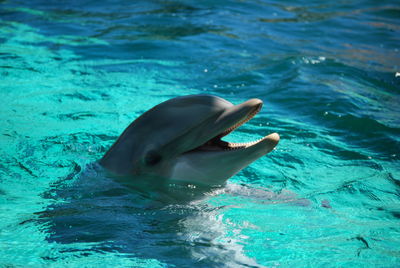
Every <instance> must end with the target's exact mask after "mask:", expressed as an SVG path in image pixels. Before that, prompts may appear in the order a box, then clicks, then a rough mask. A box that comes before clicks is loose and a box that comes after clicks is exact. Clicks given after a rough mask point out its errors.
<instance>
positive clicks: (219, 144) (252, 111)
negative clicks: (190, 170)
mask: <svg viewBox="0 0 400 268" xmlns="http://www.w3.org/2000/svg"><path fill="white" fill-rule="evenodd" d="M248 102H252V103H251V106H250V108H249V109H248V111H247V112H246V113H245V114H244V115H241V116H238V118H236V120H235V121H234V122H232V124H231V125H228V128H227V129H225V130H223V131H222V132H221V133H219V134H218V135H216V136H214V137H213V138H211V139H210V140H208V141H207V142H205V143H204V144H202V145H200V146H199V147H197V148H194V149H192V150H190V151H189V152H196V151H232V150H240V149H246V148H248V147H251V146H253V145H256V144H258V143H260V142H262V141H264V140H265V139H271V138H273V139H275V140H279V135H278V134H276V133H274V134H270V135H268V136H265V137H263V138H261V139H258V140H255V141H250V142H243V143H234V142H227V141H224V140H222V138H223V137H224V136H227V135H228V134H230V133H231V132H233V131H234V130H236V129H237V128H239V127H240V126H242V125H243V124H245V123H247V122H248V121H250V120H251V119H252V118H253V117H254V116H255V115H256V114H257V113H258V112H259V111H260V110H261V108H262V105H263V103H262V101H261V100H259V99H253V100H250V101H248ZM272 136H273V137H272Z"/></svg>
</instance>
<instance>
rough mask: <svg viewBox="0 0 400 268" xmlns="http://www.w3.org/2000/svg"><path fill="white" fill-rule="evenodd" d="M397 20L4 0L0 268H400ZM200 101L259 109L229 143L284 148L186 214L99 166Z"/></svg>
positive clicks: (266, 5) (356, 14) (380, 10)
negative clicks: (149, 125) (133, 128)
mask: <svg viewBox="0 0 400 268" xmlns="http://www.w3.org/2000/svg"><path fill="white" fill-rule="evenodd" d="M399 25H400V5H399V4H398V3H396V1H367V0H350V1H295V0H291V1H258V0H250V1H123V0H121V1H111V0H110V1H86V0H80V1H51V2H49V1H39V0H30V1H24V0H19V1H17V0H15V1H14V0H9V1H7V0H6V1H0V100H1V105H0V219H1V220H0V266H2V267H28V266H29V267H398V266H399V264H400V250H399V249H400V225H399V223H400V203H399V199H400V166H399V163H400V161H399V160H400V152H399V149H400V74H397V75H396V73H398V72H400V66H399V64H400V52H399V49H400V47H399V44H400V26H399ZM199 93H207V94H214V95H218V96H221V97H223V98H225V99H227V100H229V101H231V102H233V103H240V102H242V101H245V100H247V99H249V98H260V99H262V100H263V101H264V108H263V109H262V111H261V112H260V113H259V114H258V115H257V116H256V117H255V118H254V119H253V120H251V121H250V122H248V123H247V124H245V125H244V126H242V127H241V128H240V129H238V130H237V131H235V133H233V134H231V135H230V137H229V139H230V140H231V141H248V140H253V139H255V138H260V137H262V136H264V135H266V134H268V133H272V132H278V133H279V134H280V135H281V142H280V143H279V145H278V147H277V149H276V150H275V151H274V152H273V153H271V154H269V155H268V156H266V157H263V158H261V159H259V160H258V161H257V162H254V163H253V164H252V165H251V166H249V167H248V168H246V169H245V170H243V171H242V172H240V173H239V174H237V175H236V176H235V177H233V178H231V179H230V180H229V181H228V184H227V186H226V187H224V188H221V189H214V190H210V191H207V192H206V193H200V194H199V192H198V189H195V188H193V187H192V186H187V187H184V186H179V187H178V186H175V188H173V189H172V191H175V192H178V193H179V194H182V193H184V194H186V195H187V196H186V197H189V198H186V200H185V201H184V202H183V201H180V202H176V201H170V202H169V201H166V200H165V198H163V197H161V196H160V195H161V194H160V193H157V192H148V193H146V192H140V191H134V190H132V189H127V188H125V187H124V186H122V185H120V184H119V183H118V182H116V181H114V180H113V179H111V178H108V177H107V176H105V175H104V173H103V172H102V171H101V170H99V168H98V167H96V166H95V165H93V164H91V163H93V162H95V161H96V160H97V159H99V158H100V157H101V156H102V155H103V154H104V153H105V151H106V150H107V149H108V148H109V146H110V145H111V144H112V143H113V141H114V140H115V139H116V138H117V137H118V135H119V134H120V133H121V132H122V131H123V129H124V128H125V127H126V126H127V125H128V124H129V123H130V122H131V121H132V120H133V119H134V118H136V117H137V116H139V115H140V114H141V113H143V112H144V111H146V110H147V109H149V108H151V107H153V106H154V105H156V104H158V103H160V102H162V101H164V100H167V99H169V98H171V97H175V96H179V95H186V94H199ZM171 187H174V186H171ZM191 195H193V196H195V197H193V198H190V196H191Z"/></svg>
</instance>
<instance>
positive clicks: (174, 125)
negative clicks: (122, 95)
mask: <svg viewBox="0 0 400 268" xmlns="http://www.w3.org/2000/svg"><path fill="white" fill-rule="evenodd" d="M261 106H262V101H261V100H259V99H250V100H248V101H246V102H243V103H241V104H239V105H233V104H232V103H230V102H228V101H226V100H224V99H222V98H220V97H216V96H211V95H189V96H182V97H177V98H173V99H170V100H167V101H165V102H163V103H161V104H158V105H157V106H155V107H153V108H152V109H150V110H149V111H147V112H145V113H144V114H142V115H141V116H140V117H139V118H137V119H136V120H135V121H133V122H132V123H131V124H130V125H129V126H128V127H127V128H126V129H125V131H124V132H123V133H122V134H121V136H120V137H119V138H118V140H117V141H116V142H115V143H114V144H113V145H112V147H111V148H110V149H109V151H108V152H107V153H106V154H105V155H104V156H103V158H102V159H101V160H100V164H101V165H102V166H104V167H105V168H106V169H107V170H109V171H111V172H112V173H115V174H116V175H122V176H140V175H150V176H157V177H160V178H164V179H165V180H166V181H177V182H185V183H194V184H200V185H207V186H212V185H222V184H224V183H225V182H226V180H228V179H229V178H230V177H231V176H233V175H234V174H236V173H237V172H239V171H240V170H241V169H243V168H245V167H246V166H248V165H249V164H250V163H252V162H253V161H255V160H256V159H258V158H260V157H261V156H263V155H265V154H267V153H269V152H270V151H272V150H273V149H274V148H275V146H276V145H277V144H278V142H279V135H278V134H277V133H273V134H270V135H268V136H266V137H264V138H262V139H260V140H258V141H253V142H248V143H230V142H226V141H223V140H221V138H222V137H224V136H226V135H228V134H229V133H231V132H232V131H234V130H235V129H236V128H238V127H239V126H241V125H242V124H244V123H246V122H247V121H249V120H250V119H251V118H252V117H253V116H255V115H256V114H257V113H258V112H259V111H260V109H261Z"/></svg>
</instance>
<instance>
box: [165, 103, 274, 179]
mask: <svg viewBox="0 0 400 268" xmlns="http://www.w3.org/2000/svg"><path fill="white" fill-rule="evenodd" d="M261 107H262V101H261V100H259V99H251V100H248V101H246V102H244V103H242V104H239V105H236V106H232V107H230V108H228V109H226V110H225V111H224V112H223V113H222V114H221V115H220V116H219V117H218V118H217V120H216V121H215V126H216V127H215V128H214V129H213V131H211V132H209V135H212V137H211V139H210V138H209V140H208V141H207V142H206V143H204V144H203V145H201V146H199V147H196V148H195V149H193V150H191V151H189V152H186V153H184V154H182V155H181V156H180V158H181V161H179V164H178V165H177V166H176V167H175V169H174V175H173V176H172V177H173V178H175V179H177V180H184V181H195V182H201V183H204V184H207V185H220V184H222V183H224V182H225V181H226V180H227V179H228V178H229V177H231V176H233V175H234V174H236V173H237V172H239V171H240V170H241V169H243V168H245V167H246V166H248V165H249V164H251V163H252V162H253V161H255V160H257V159H258V158H260V157H262V156H264V155H265V154H267V153H269V152H271V151H272V150H273V149H274V148H275V146H276V145H277V144H278V142H279V139H280V137H279V135H278V134H277V133H272V134H269V135H267V136H265V137H263V138H261V139H259V140H257V141H252V142H246V143H232V142H227V141H223V140H222V138H223V137H224V136H226V135H228V134H229V133H231V132H232V131H234V130H235V129H237V128H238V127H240V126H241V125H243V124H244V123H246V122H247V121H249V120H250V119H251V118H253V117H254V116H255V115H256V114H257V113H258V112H259V111H260V109H261ZM204 131H207V130H204ZM214 131H216V132H214ZM212 133H213V134H212ZM189 167H190V168H189ZM189 174H190V175H189Z"/></svg>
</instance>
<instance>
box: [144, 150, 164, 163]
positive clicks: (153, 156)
mask: <svg viewBox="0 0 400 268" xmlns="http://www.w3.org/2000/svg"><path fill="white" fill-rule="evenodd" d="M160 161H161V155H160V154H159V153H157V152H156V151H150V152H148V153H147V154H146V156H145V157H144V163H145V164H146V165H147V166H154V165H156V164H158V163H159V162H160Z"/></svg>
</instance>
